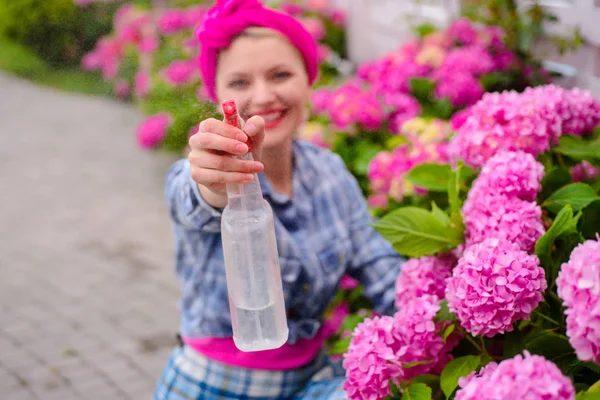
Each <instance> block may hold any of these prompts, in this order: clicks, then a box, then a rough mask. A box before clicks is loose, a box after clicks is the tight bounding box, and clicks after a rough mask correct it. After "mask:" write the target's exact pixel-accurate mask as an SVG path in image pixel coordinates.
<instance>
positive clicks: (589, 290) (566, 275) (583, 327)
mask: <svg viewBox="0 0 600 400" xmlns="http://www.w3.org/2000/svg"><path fill="white" fill-rule="evenodd" d="M556 287H557V289H558V295H559V296H560V298H561V299H562V300H563V304H564V305H565V307H566V308H567V309H566V311H565V314H566V315H567V336H568V337H569V342H570V343H571V346H573V348H574V349H575V352H576V353H577V357H578V358H579V359H580V360H583V361H594V362H595V363H597V364H600V236H598V240H586V241H585V242H584V243H581V244H579V245H578V246H577V247H576V248H575V249H574V250H573V252H572V253H571V257H570V258H569V261H568V262H566V263H564V264H563V265H562V266H561V268H560V272H559V273H558V278H557V279H556Z"/></svg>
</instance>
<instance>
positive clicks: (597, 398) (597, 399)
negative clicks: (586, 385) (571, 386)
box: [575, 392, 600, 400]
mask: <svg viewBox="0 0 600 400" xmlns="http://www.w3.org/2000/svg"><path fill="white" fill-rule="evenodd" d="M575 400H600V393H594V392H592V393H590V392H579V393H577V396H576V397H575Z"/></svg>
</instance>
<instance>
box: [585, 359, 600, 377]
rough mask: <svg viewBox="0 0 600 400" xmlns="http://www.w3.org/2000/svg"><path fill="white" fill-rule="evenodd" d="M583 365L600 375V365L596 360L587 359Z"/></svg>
mask: <svg viewBox="0 0 600 400" xmlns="http://www.w3.org/2000/svg"><path fill="white" fill-rule="evenodd" d="M583 366H585V367H586V368H588V369H590V370H592V371H594V372H595V373H597V374H599V375H600V365H598V364H596V363H595V362H592V361H586V362H584V363H583Z"/></svg>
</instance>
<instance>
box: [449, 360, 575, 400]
mask: <svg viewBox="0 0 600 400" xmlns="http://www.w3.org/2000/svg"><path fill="white" fill-rule="evenodd" d="M458 384H459V386H460V389H459V390H458V391H457V392H456V400H481V399H486V400H506V399H528V400H574V399H575V387H574V386H573V383H572V382H571V379H569V377H567V376H565V375H563V374H562V372H561V371H560V369H559V368H558V367H557V366H556V364H554V363H553V362H551V361H548V360H546V359H545V358H544V357H542V356H538V355H531V354H529V352H527V351H525V352H524V356H522V355H520V354H519V355H517V356H515V357H514V358H511V359H508V360H504V361H502V362H500V363H499V364H496V363H490V364H488V365H486V366H485V367H484V368H482V370H481V371H480V372H479V373H477V374H476V373H472V374H471V375H469V376H468V377H466V378H461V379H459V381H458Z"/></svg>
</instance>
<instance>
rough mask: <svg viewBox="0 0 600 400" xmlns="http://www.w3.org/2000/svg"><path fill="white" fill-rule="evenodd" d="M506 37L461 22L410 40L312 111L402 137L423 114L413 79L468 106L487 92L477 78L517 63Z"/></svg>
mask: <svg viewBox="0 0 600 400" xmlns="http://www.w3.org/2000/svg"><path fill="white" fill-rule="evenodd" d="M467 32H468V34H467ZM502 37H503V35H502V31H501V30H499V29H498V28H487V27H486V28H480V27H476V26H475V25H473V24H472V23H471V22H469V20H467V19H459V20H457V21H455V22H454V23H453V24H452V25H451V26H450V27H449V28H448V30H446V31H443V32H436V33H432V34H430V35H427V36H426V37H425V38H424V39H423V40H420V41H416V40H415V41H409V42H406V43H405V44H404V45H403V46H402V47H401V48H400V49H398V50H396V51H394V52H391V53H389V54H387V55H386V56H384V57H382V58H380V59H377V60H375V61H370V62H367V63H365V64H363V65H361V66H360V67H359V68H358V71H357V76H356V77H355V78H354V79H358V82H357V81H356V80H352V81H351V82H349V83H346V84H344V85H342V86H340V87H338V88H336V89H330V90H329V94H330V96H331V98H337V99H338V101H336V102H332V103H330V105H329V106H326V107H323V106H321V105H322V104H323V103H322V102H318V103H319V104H317V105H315V106H314V111H315V112H316V113H326V114H327V115H329V116H330V118H331V120H332V121H333V123H334V124H335V125H336V126H337V127H338V128H340V129H350V130H351V129H352V128H353V124H358V125H360V126H361V127H362V128H363V129H366V130H377V129H379V128H381V125H382V123H383V122H385V123H387V125H388V126H387V128H388V129H390V130H391V131H392V132H395V133H398V132H399V131H400V129H401V126H402V123H403V122H404V121H406V120H409V119H411V118H414V117H416V116H417V115H418V114H419V113H420V112H421V106H420V104H419V102H418V101H417V100H416V99H415V98H414V97H413V96H412V94H411V85H410V82H411V79H413V78H424V79H428V80H430V81H431V82H433V83H434V84H435V95H436V96H437V97H438V98H448V99H449V100H450V102H451V104H452V105H453V106H454V107H456V108H460V107H464V106H470V105H472V104H474V103H476V102H477V101H478V100H479V99H480V98H481V96H482V95H483V93H484V88H483V87H482V86H481V84H480V83H479V79H478V78H479V77H480V76H482V75H485V74H488V73H491V72H501V71H504V70H507V69H508V68H510V67H511V66H512V63H513V61H514V60H515V59H516V57H515V55H514V54H513V53H511V52H510V51H509V50H508V49H507V48H505V46H504V44H503V41H502ZM467 39H468V40H467ZM511 57H512V58H511ZM338 95H339V96H338ZM320 97H322V96H320ZM341 99H343V100H341ZM363 106H364V107H365V108H364V111H363V108H362V107H363ZM373 115H375V117H370V116H373ZM364 119H366V121H365V120H364Z"/></svg>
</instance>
